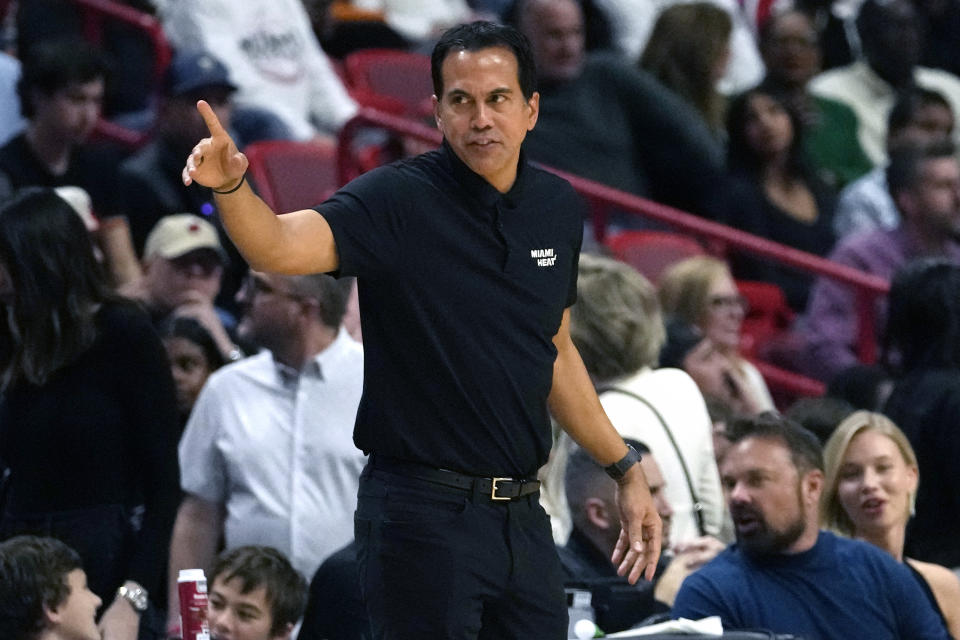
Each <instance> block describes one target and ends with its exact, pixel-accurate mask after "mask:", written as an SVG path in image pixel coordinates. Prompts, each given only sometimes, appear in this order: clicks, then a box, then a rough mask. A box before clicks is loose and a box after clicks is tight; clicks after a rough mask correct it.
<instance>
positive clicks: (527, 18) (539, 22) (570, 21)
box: [520, 0, 586, 80]
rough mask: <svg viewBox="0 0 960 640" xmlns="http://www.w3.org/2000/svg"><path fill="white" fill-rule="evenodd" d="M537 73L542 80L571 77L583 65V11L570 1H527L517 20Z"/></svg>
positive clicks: (578, 71)
mask: <svg viewBox="0 0 960 640" xmlns="http://www.w3.org/2000/svg"><path fill="white" fill-rule="evenodd" d="M520 24H521V27H522V29H523V33H524V34H525V35H526V36H527V37H528V38H529V39H530V45H531V46H532V48H533V57H534V59H535V60H536V63H537V72H538V73H539V74H540V77H541V78H543V79H545V80H573V79H574V78H576V77H577V76H579V75H580V71H581V69H582V68H583V59H584V51H585V50H586V38H585V36H584V32H583V12H582V11H581V9H580V5H579V4H577V3H576V2H574V1H573V0H530V1H529V2H527V3H526V5H525V10H524V14H523V16H522V19H521V21H520Z"/></svg>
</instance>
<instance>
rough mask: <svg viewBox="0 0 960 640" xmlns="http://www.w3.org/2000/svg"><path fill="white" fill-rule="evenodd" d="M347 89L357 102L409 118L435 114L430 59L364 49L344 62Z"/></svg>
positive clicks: (415, 54) (406, 52) (402, 53)
mask: <svg viewBox="0 0 960 640" xmlns="http://www.w3.org/2000/svg"><path fill="white" fill-rule="evenodd" d="M343 67H344V74H345V76H346V81H347V86H348V87H349V89H350V90H351V93H352V94H353V96H354V98H355V99H356V100H357V102H359V103H361V104H363V105H364V106H369V107H374V108H378V109H385V110H387V111H391V112H393V113H397V114H402V115H408V116H416V117H420V116H425V115H429V114H430V112H431V105H430V96H432V95H433V81H432V80H431V78H430V57H429V56H427V55H424V54H420V53H411V52H409V51H399V50H395V49H363V50H360V51H355V52H353V53H351V54H349V55H347V57H346V58H344V61H343Z"/></svg>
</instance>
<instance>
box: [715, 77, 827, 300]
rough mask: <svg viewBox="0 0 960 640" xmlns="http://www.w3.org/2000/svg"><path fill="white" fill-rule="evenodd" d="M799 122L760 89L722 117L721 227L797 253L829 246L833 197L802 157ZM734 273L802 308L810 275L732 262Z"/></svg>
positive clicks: (741, 98) (763, 264)
mask: <svg viewBox="0 0 960 640" xmlns="http://www.w3.org/2000/svg"><path fill="white" fill-rule="evenodd" d="M800 131H801V125H800V121H799V118H798V117H797V115H796V114H795V113H793V112H792V111H791V110H789V108H788V107H787V105H786V103H785V102H783V100H782V99H781V98H780V97H778V96H776V95H774V94H773V93H769V92H767V91H765V90H763V89H760V88H757V89H752V90H750V91H748V92H746V93H744V94H743V95H741V96H739V97H737V98H736V99H734V100H733V102H731V104H730V110H729V111H728V113H727V133H728V135H729V141H728V147H727V155H728V169H729V171H730V182H729V194H728V196H729V197H728V198H727V201H726V204H725V206H724V207H723V209H724V211H725V213H724V218H725V219H724V220H723V221H724V222H726V223H727V224H730V225H732V226H734V227H737V228H739V229H743V230H744V231H748V232H750V233H753V234H756V235H758V236H762V237H764V238H768V239H770V240H773V241H774V242H779V243H782V244H786V245H789V246H791V247H794V248H796V249H800V250H801V251H807V252H810V253H815V254H817V255H826V254H827V252H829V251H830V249H831V248H832V247H833V231H832V228H831V220H832V218H833V210H834V207H835V204H836V197H835V195H834V194H833V193H832V192H831V191H830V190H829V189H828V188H827V187H826V185H824V184H823V183H822V182H820V180H819V179H818V178H817V177H816V175H815V174H814V173H813V172H812V171H811V170H809V168H808V167H807V164H806V162H805V161H804V158H803V144H802V141H801V139H800V135H801V134H800ZM733 270H734V275H736V277H737V278H738V279H742V280H764V281H767V282H773V283H774V284H776V285H778V286H780V288H782V289H783V291H784V293H785V294H786V297H787V302H788V303H789V304H790V306H791V307H792V308H793V309H795V310H798V311H799V310H802V309H803V308H804V307H805V306H806V300H807V293H808V291H809V288H810V284H811V277H810V276H809V275H805V274H802V273H800V272H798V271H796V270H795V269H789V268H786V267H780V266H778V265H775V264H774V263H771V262H766V261H761V260H756V259H741V258H739V257H735V258H734V260H733Z"/></svg>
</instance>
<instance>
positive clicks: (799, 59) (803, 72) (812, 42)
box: [763, 11, 820, 86]
mask: <svg viewBox="0 0 960 640" xmlns="http://www.w3.org/2000/svg"><path fill="white" fill-rule="evenodd" d="M771 20H772V21H773V24H772V25H771V26H770V34H769V38H768V40H767V42H766V45H765V47H764V49H763V59H764V62H765V63H766V65H767V69H769V70H770V73H771V74H772V75H775V76H777V77H778V79H779V80H780V81H781V82H783V83H784V84H786V85H787V86H804V85H805V84H806V83H807V81H808V80H809V79H810V78H812V77H813V76H814V75H816V74H817V72H818V71H820V46H819V44H818V43H817V32H816V30H815V29H814V28H813V24H812V23H811V22H810V18H808V17H807V16H805V15H804V14H803V13H800V12H799V11H789V12H787V13H785V14H783V15H782V16H779V17H774V18H771Z"/></svg>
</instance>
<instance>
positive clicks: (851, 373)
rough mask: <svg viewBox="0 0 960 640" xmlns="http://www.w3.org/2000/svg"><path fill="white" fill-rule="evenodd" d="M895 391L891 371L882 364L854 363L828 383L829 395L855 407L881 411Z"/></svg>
mask: <svg viewBox="0 0 960 640" xmlns="http://www.w3.org/2000/svg"><path fill="white" fill-rule="evenodd" d="M891 391H893V379H892V378H891V375H890V371H889V370H888V369H887V367H885V366H883V365H882V364H863V365H854V366H852V367H850V368H849V369H844V370H843V371H841V372H840V373H838V374H837V375H836V376H834V377H833V380H831V381H830V384H828V385H827V395H828V396H829V397H831V398H838V399H840V400H843V401H845V402H847V403H849V404H850V405H851V406H852V407H853V408H854V409H866V410H867V411H879V410H880V409H881V408H882V407H883V405H885V404H886V403H887V398H889V397H890V392H891Z"/></svg>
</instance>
